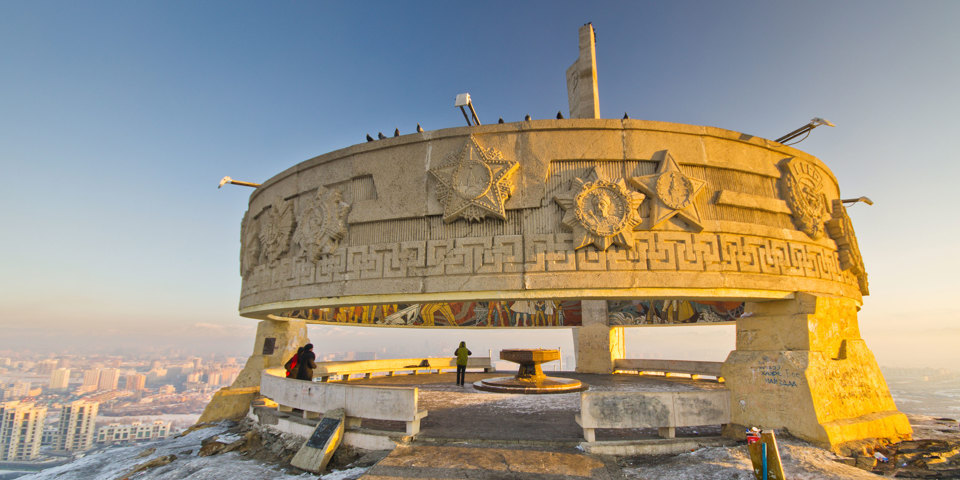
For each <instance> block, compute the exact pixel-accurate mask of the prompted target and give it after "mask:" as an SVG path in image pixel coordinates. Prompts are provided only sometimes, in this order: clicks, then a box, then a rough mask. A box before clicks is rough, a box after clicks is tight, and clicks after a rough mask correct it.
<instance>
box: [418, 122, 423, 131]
mask: <svg viewBox="0 0 960 480" xmlns="http://www.w3.org/2000/svg"><path fill="white" fill-rule="evenodd" d="M422 131H423V127H421V126H420V124H419V123H418V124H417V133H420V132H422Z"/></svg>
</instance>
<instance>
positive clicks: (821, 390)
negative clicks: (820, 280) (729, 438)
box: [722, 293, 912, 452]
mask: <svg viewBox="0 0 960 480" xmlns="http://www.w3.org/2000/svg"><path fill="white" fill-rule="evenodd" d="M745 311H747V312H750V313H753V315H752V316H748V317H745V318H741V319H739V320H737V349H736V350H735V351H733V352H731V353H730V355H729V356H728V357H727V360H726V362H724V364H723V369H722V373H723V377H724V378H725V379H726V386H727V389H728V390H730V404H731V407H730V410H731V415H730V416H731V425H729V426H728V428H727V433H728V434H731V435H735V434H738V433H739V434H742V432H743V429H744V428H745V427H747V426H758V427H762V428H772V429H786V430H787V431H789V432H790V434H792V435H794V436H796V437H799V438H802V439H804V440H807V441H810V442H812V443H815V444H818V445H820V446H823V447H827V448H832V449H834V450H835V451H837V452H840V451H842V450H843V446H844V445H853V444H852V443H851V442H862V441H865V442H896V441H900V440H902V439H908V438H910V436H911V434H912V430H911V428H910V424H909V423H908V421H907V417H906V416H905V415H903V414H902V413H900V412H899V411H898V410H897V406H896V405H894V403H893V399H892V398H891V396H890V391H889V389H888V388H887V383H886V381H885V380H884V379H883V375H882V374H881V373H880V368H879V367H878V366H877V362H876V360H875V359H874V357H873V353H872V352H870V350H869V349H868V348H867V346H866V344H865V343H864V341H863V339H862V338H860V329H859V326H858V324H857V305H856V303H855V302H854V301H853V300H851V299H847V298H833V297H822V296H815V295H810V294H804V293H797V294H796V297H795V298H794V299H791V300H780V301H771V302H758V303H748V304H747V305H746V308H745Z"/></svg>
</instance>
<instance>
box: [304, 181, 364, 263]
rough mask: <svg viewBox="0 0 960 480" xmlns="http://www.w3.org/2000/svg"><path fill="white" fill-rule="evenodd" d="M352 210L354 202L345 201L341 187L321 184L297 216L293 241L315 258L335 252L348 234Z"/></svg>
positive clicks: (305, 252) (312, 258) (308, 255)
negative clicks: (349, 217) (350, 203)
mask: <svg viewBox="0 0 960 480" xmlns="http://www.w3.org/2000/svg"><path fill="white" fill-rule="evenodd" d="M349 212H350V205H347V204H346V203H344V202H343V199H342V194H341V193H340V191H339V190H333V189H328V188H326V187H324V186H322V185H321V186H320V187H319V188H317V195H316V196H315V197H313V200H312V201H311V202H310V203H309V204H308V206H307V208H306V210H305V211H304V213H303V215H302V216H301V217H300V218H299V219H298V220H297V230H296V231H295V232H294V233H293V243H295V244H297V245H298V246H299V247H300V251H301V252H302V253H303V254H305V255H306V256H307V258H309V259H310V260H313V261H317V260H319V259H320V258H321V257H323V256H324V255H329V254H331V253H333V252H334V251H336V249H337V247H339V246H340V240H342V239H343V237H344V236H345V235H346V234H347V214H348V213H349Z"/></svg>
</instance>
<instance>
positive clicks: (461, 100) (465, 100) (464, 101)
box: [453, 93, 480, 126]
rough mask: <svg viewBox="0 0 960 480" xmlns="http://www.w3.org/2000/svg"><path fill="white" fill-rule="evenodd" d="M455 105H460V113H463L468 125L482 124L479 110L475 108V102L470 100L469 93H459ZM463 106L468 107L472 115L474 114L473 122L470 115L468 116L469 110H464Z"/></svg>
mask: <svg viewBox="0 0 960 480" xmlns="http://www.w3.org/2000/svg"><path fill="white" fill-rule="evenodd" d="M453 106H455V107H460V113H462V114H463V119H464V120H466V121H467V125H469V126H473V125H474V124H476V125H480V119H479V118H477V111H476V110H474V109H473V102H472V101H470V94H469V93H458V94H457V99H456V101H455V102H454V103H453ZM463 107H468V108H469V109H470V115H472V116H473V123H470V117H469V116H467V111H466V110H464V109H463Z"/></svg>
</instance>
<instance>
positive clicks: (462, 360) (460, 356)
mask: <svg viewBox="0 0 960 480" xmlns="http://www.w3.org/2000/svg"><path fill="white" fill-rule="evenodd" d="M453 353H454V355H456V356H457V385H460V386H463V382H464V380H465V379H466V377H467V357H469V356H470V355H473V352H471V351H470V350H467V342H460V346H459V347H457V351H456V352H453Z"/></svg>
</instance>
